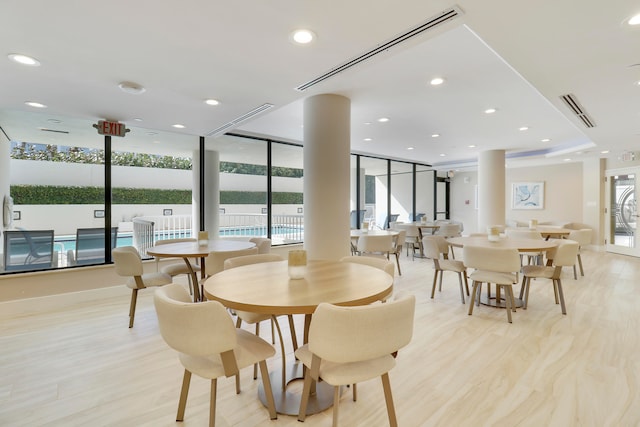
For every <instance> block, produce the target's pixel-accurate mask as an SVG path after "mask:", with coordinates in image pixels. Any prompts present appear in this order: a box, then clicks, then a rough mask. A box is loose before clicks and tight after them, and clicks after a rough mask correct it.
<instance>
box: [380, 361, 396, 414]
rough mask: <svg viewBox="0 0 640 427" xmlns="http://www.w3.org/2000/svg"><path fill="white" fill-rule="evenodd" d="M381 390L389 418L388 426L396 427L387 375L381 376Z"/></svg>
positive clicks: (386, 373)
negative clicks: (382, 390)
mask: <svg viewBox="0 0 640 427" xmlns="http://www.w3.org/2000/svg"><path fill="white" fill-rule="evenodd" d="M381 378H382V388H383V389H384V400H385V402H386V403H387V415H388V416H389V425H390V426H391V427H397V426H398V421H397V420H396V410H395V408H394V407H393V395H392V394H391V383H390V382H389V373H388V372H385V373H384V374H382V377H381Z"/></svg>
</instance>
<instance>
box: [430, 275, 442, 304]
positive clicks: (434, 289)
mask: <svg viewBox="0 0 640 427" xmlns="http://www.w3.org/2000/svg"><path fill="white" fill-rule="evenodd" d="M438 273H440V274H442V272H441V271H440V270H434V272H433V286H432V287H431V299H433V296H434V295H435V294H436V282H437V281H438Z"/></svg>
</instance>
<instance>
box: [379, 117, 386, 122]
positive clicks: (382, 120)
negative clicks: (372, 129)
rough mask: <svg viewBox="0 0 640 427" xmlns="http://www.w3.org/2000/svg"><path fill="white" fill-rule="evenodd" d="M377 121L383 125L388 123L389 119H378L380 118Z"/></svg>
mask: <svg viewBox="0 0 640 427" xmlns="http://www.w3.org/2000/svg"><path fill="white" fill-rule="evenodd" d="M378 121H379V122H380V123H385V122H388V121H389V119H388V118H387V117H380V118H379V119H378Z"/></svg>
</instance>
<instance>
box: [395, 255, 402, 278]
mask: <svg viewBox="0 0 640 427" xmlns="http://www.w3.org/2000/svg"><path fill="white" fill-rule="evenodd" d="M396 264H397V265H398V276H402V271H400V253H399V252H398V251H397V250H396Z"/></svg>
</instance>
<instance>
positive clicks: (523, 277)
mask: <svg viewBox="0 0 640 427" xmlns="http://www.w3.org/2000/svg"><path fill="white" fill-rule="evenodd" d="M526 281H527V277H526V276H525V275H524V274H523V275H522V284H521V285H520V299H522V297H523V296H524V288H525V282H526Z"/></svg>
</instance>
